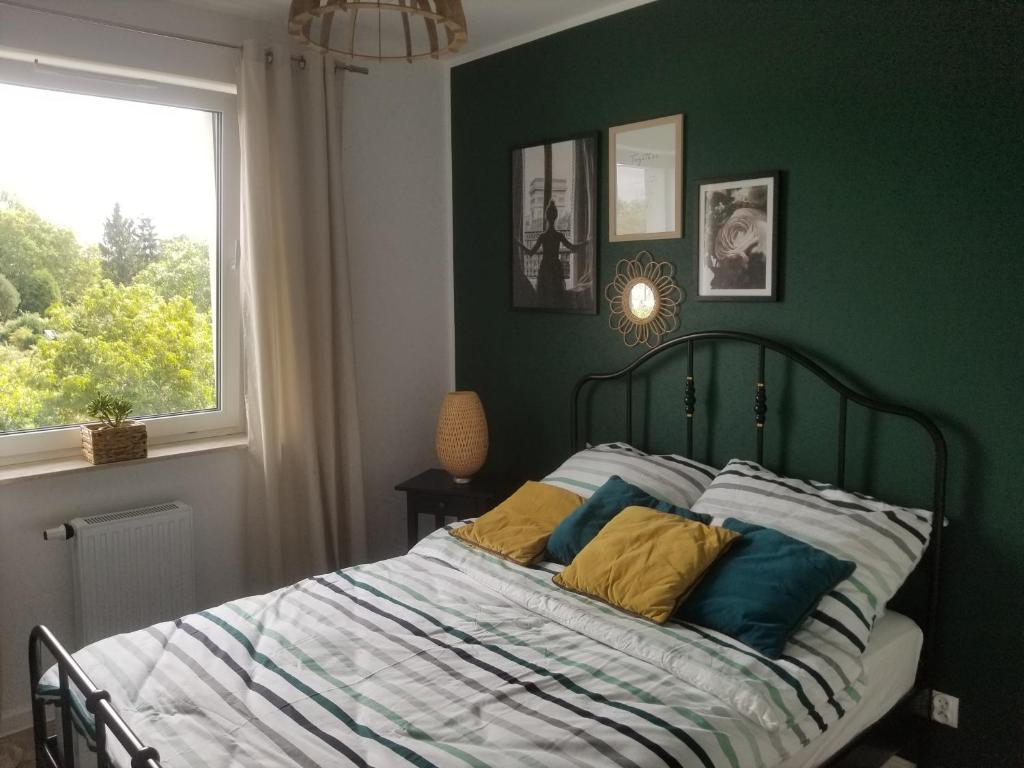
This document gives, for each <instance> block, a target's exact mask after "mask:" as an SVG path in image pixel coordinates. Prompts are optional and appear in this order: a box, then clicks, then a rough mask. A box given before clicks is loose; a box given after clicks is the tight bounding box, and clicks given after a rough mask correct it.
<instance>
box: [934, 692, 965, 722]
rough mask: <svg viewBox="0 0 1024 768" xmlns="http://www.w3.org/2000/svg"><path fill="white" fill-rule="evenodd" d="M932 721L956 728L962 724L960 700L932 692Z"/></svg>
mask: <svg viewBox="0 0 1024 768" xmlns="http://www.w3.org/2000/svg"><path fill="white" fill-rule="evenodd" d="M932 720H934V721H935V722H936V723H942V724H943V725H948V726H949V727H950V728H956V727H958V726H959V724H960V699H958V698H957V697H956V696H950V695H949V694H948V693H942V692H941V691H932Z"/></svg>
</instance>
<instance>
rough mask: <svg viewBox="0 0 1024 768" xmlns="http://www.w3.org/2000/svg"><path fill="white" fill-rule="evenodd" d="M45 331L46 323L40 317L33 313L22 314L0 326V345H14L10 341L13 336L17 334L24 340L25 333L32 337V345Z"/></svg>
mask: <svg viewBox="0 0 1024 768" xmlns="http://www.w3.org/2000/svg"><path fill="white" fill-rule="evenodd" d="M45 330H46V322H45V321H44V320H43V318H42V317H41V316H40V315H37V314H36V313H34V312H22V313H21V314H19V315H18V316H17V317H16V318H14V319H13V320H8V321H7V322H6V323H4V324H3V325H0V344H14V342H13V341H12V339H13V338H14V337H15V335H16V334H18V335H19V336H20V337H22V338H24V336H25V332H28V334H29V335H31V336H32V338H33V342H32V343H33V344H34V343H35V341H34V340H35V339H37V338H39V337H41V336H42V335H43V331H45ZM22 349H24V347H22Z"/></svg>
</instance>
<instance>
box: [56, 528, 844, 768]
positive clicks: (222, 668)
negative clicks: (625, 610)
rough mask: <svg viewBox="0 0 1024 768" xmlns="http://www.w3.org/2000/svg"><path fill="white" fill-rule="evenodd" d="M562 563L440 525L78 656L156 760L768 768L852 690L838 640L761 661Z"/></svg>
mask: <svg viewBox="0 0 1024 768" xmlns="http://www.w3.org/2000/svg"><path fill="white" fill-rule="evenodd" d="M557 568H558V566H552V565H548V564H542V565H541V566H540V567H539V568H522V567H520V566H516V565H513V564H511V563H508V562H505V561H502V560H498V559H496V558H494V557H491V556H489V555H487V554H484V553H481V552H478V551H476V550H472V549H470V548H468V547H467V546H466V545H464V544H462V543H461V542H460V541H459V540H457V539H455V538H454V537H451V536H449V535H448V534H447V533H446V532H445V531H444V530H442V531H437V532H435V533H434V534H432V535H431V536H429V537H428V538H426V539H424V540H423V541H422V542H420V543H419V544H418V545H417V546H416V547H415V548H414V549H413V550H412V551H411V552H410V554H408V555H406V556H403V557H399V558H395V559H392V560H386V561H382V562H379V563H373V564H370V565H364V566H359V567H356V568H349V569H347V570H343V571H339V572H336V573H332V574H328V575H325V576H319V577H316V578H312V579H308V580H306V581H302V582H300V583H298V584H296V585H293V586H291V587H287V588H285V589H281V590H278V591H276V592H272V593H270V594H267V595H263V596H259V597H251V598H245V599H242V600H237V601H234V602H231V603H227V604H225V605H222V606H220V607H218V608H214V609H211V610H208V611H202V612H200V613H197V614H193V615H190V616H187V617H185V618H183V619H180V620H178V621H175V622H167V623H163V624H158V625H156V626H153V627H150V628H149V629H145V630H141V631H139V632H134V633H131V634H126V635H118V636H115V637H112V638H109V639H106V640H103V641H100V642H98V643H95V644H94V645H91V646H89V647H87V648H85V649H84V650H82V651H80V652H79V653H77V654H75V657H76V659H78V661H79V662H80V663H81V665H82V667H83V668H84V669H85V671H86V673H87V674H88V675H89V676H90V677H92V679H93V681H94V682H95V683H96V684H97V685H99V686H100V687H101V688H105V689H107V690H109V691H110V693H111V695H112V699H113V703H114V705H115V707H116V708H117V709H118V711H119V712H120V713H121V715H122V716H123V717H124V718H125V720H126V721H127V723H128V724H129V726H131V727H132V728H133V729H134V730H135V731H136V733H137V734H138V735H139V737H140V738H141V739H142V740H143V741H144V742H145V743H147V744H149V745H152V746H154V747H156V748H157V749H158V750H159V752H160V755H161V758H162V763H163V765H164V766H166V768H184V767H185V766H196V767H198V766H216V767H217V768H223V767H225V766H263V767H266V768H277V767H279V766H280V767H284V766H289V767H290V766H303V768H314V767H315V766H347V765H358V766H405V765H412V766H423V767H426V766H476V767H478V768H479V767H483V766H532V767H535V768H552V767H554V766H623V767H627V766H660V765H667V766H687V768H689V767H691V766H705V767H706V768H712V767H713V766H714V767H720V768H726V767H731V768H740V767H741V766H742V767H743V768H747V767H748V766H749V767H755V766H757V767H760V766H764V767H766V768H767V767H769V766H772V765H775V764H777V763H779V762H781V760H782V759H783V758H784V757H786V756H788V755H790V754H792V753H793V752H796V751H797V750H799V749H800V748H801V746H803V745H805V744H807V743H808V742H809V741H810V740H811V739H813V738H815V737H816V736H817V735H818V734H820V733H822V732H824V731H825V730H826V729H827V728H828V727H829V726H830V725H831V724H833V723H835V722H836V721H837V720H838V719H839V717H840V716H841V715H842V714H843V713H844V712H845V711H846V710H847V709H848V708H849V707H850V706H852V704H853V703H854V702H856V701H857V700H858V699H859V692H860V689H861V681H860V678H861V672H862V668H861V665H860V662H859V660H858V659H856V658H854V657H850V656H847V655H845V654H844V653H842V652H840V651H839V650H838V649H837V650H836V652H835V654H834V655H830V654H828V653H827V652H823V651H822V650H821V648H820V647H816V646H815V644H814V642H811V641H808V642H803V643H801V645H802V646H803V647H800V646H791V647H790V648H787V652H790V653H789V654H788V655H786V656H784V657H783V658H781V659H779V660H778V661H774V662H773V661H768V660H766V659H764V658H763V657H761V656H758V655H757V654H756V653H754V652H753V651H750V650H749V649H746V648H745V647H744V646H741V645H740V644H738V643H736V642H735V641H732V640H729V639H728V638H726V637H724V636H721V635H716V634H714V633H712V632H710V631H707V630H703V629H701V628H699V627H685V626H680V625H674V624H669V625H666V626H663V627H661V626H656V625H653V624H651V623H649V622H646V621H644V620H641V619H636V618H632V617H629V616H626V615H624V614H621V613H618V612H616V611H613V610H612V609H611V608H608V607H607V606H604V605H602V604H600V603H596V602H594V601H592V600H589V599H587V598H584V597H581V596H578V595H575V594H573V593H569V592H565V591H562V590H560V589H558V588H557V587H555V586H554V585H553V584H552V583H551V576H552V574H553V573H554V572H555V571H556V570H557ZM43 682H44V685H49V686H52V685H54V684H55V682H56V675H55V671H54V670H51V671H50V672H49V673H48V674H47V677H46V678H44V681H43ZM113 757H114V760H115V762H117V763H118V764H119V765H126V760H124V759H123V756H121V759H120V760H119V758H118V755H116V754H114V755H113Z"/></svg>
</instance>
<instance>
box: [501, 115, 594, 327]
mask: <svg viewBox="0 0 1024 768" xmlns="http://www.w3.org/2000/svg"><path fill="white" fill-rule="evenodd" d="M597 140H598V138H597V134H596V133H592V134H585V135H582V136H573V137H570V138H566V139H560V140H553V141H548V142H543V143H539V144H531V145H529V146H525V147H517V148H515V149H513V150H512V243H511V247H512V264H511V267H512V308H513V309H518V310H528V311H538V312H571V313H576V314H587V315H594V314H597V237H596V235H597V231H598V230H597Z"/></svg>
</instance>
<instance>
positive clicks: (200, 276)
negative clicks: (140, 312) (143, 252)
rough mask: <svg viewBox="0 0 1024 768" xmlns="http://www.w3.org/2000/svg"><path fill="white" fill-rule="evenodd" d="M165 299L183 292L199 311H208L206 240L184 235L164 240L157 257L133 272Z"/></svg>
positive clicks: (138, 278) (207, 252) (208, 257)
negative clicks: (137, 271) (138, 270)
mask: <svg viewBox="0 0 1024 768" xmlns="http://www.w3.org/2000/svg"><path fill="white" fill-rule="evenodd" d="M135 282H136V283H142V284H145V285H149V286H151V287H152V288H153V289H154V290H155V291H156V292H157V293H159V294H160V295H161V296H163V297H164V298H165V299H172V298H174V297H175V296H185V297H187V298H189V299H191V300H192V303H193V304H194V305H195V306H196V309H198V310H199V311H200V312H209V311H210V253H209V249H208V248H207V247H206V243H197V242H195V241H194V240H189V239H188V238H187V237H176V238H174V239H173V240H164V241H163V242H162V243H161V247H160V259H159V261H156V262H154V263H152V264H150V265H149V266H147V267H146V268H145V269H143V270H142V271H141V272H139V274H138V275H136V276H135Z"/></svg>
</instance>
